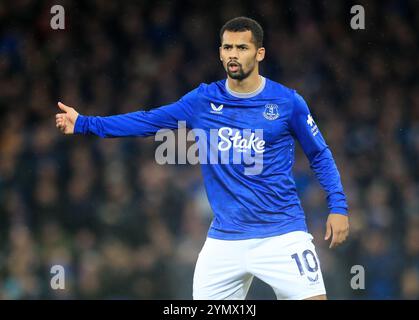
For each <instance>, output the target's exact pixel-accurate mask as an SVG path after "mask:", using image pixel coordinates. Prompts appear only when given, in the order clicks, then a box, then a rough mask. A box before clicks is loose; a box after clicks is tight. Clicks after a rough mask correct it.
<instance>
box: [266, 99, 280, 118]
mask: <svg viewBox="0 0 419 320" xmlns="http://www.w3.org/2000/svg"><path fill="white" fill-rule="evenodd" d="M263 116H264V117H265V118H266V119H268V120H275V119H277V118H278V117H279V111H278V106H277V105H276V104H272V103H268V104H267V105H265V111H264V112H263Z"/></svg>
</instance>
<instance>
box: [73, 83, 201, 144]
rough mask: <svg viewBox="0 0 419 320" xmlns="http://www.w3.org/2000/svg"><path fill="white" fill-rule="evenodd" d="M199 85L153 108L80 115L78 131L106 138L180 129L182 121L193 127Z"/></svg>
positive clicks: (76, 128) (76, 129) (76, 131)
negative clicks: (117, 112) (111, 113)
mask: <svg viewBox="0 0 419 320" xmlns="http://www.w3.org/2000/svg"><path fill="white" fill-rule="evenodd" d="M198 89H199V87H198V88H196V89H195V90H193V91H191V92H189V93H187V94H186V95H184V96H183V97H182V98H181V99H179V100H178V101H176V102H174V103H171V104H168V105H165V106H162V107H159V108H155V109H151V110H150V111H135V112H130V113H126V114H120V115H114V116H107V117H98V116H83V115H79V116H78V117H77V120H76V123H75V126H74V133H75V134H84V135H87V134H92V135H96V136H99V137H102V138H113V137H147V136H151V135H154V134H156V132H157V131H159V130H160V129H177V128H178V124H179V121H184V122H186V127H188V128H192V126H193V120H194V119H193V115H194V112H193V106H194V103H195V102H196V100H197V98H198Z"/></svg>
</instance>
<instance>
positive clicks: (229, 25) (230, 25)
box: [220, 17, 263, 48]
mask: <svg viewBox="0 0 419 320" xmlns="http://www.w3.org/2000/svg"><path fill="white" fill-rule="evenodd" d="M225 31H232V32H243V31H250V32H251V33H252V39H253V42H254V43H255V45H256V48H261V47H263V29H262V27H261V26H260V24H259V23H258V22H257V21H255V20H253V19H250V18H247V17H237V18H234V19H231V20H229V21H227V22H226V23H225V25H223V27H222V28H221V30H220V41H221V43H222V42H223V34H224V32H225Z"/></svg>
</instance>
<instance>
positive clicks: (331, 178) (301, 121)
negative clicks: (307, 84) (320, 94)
mask: <svg viewBox="0 0 419 320" xmlns="http://www.w3.org/2000/svg"><path fill="white" fill-rule="evenodd" d="M290 129H291V132H292V134H293V135H294V137H295V138H296V139H297V140H298V141H299V142H300V144H301V147H302V149H303V151H304V153H305V155H306V156H307V158H308V160H309V163H310V168H311V169H312V170H313V171H314V173H315V175H316V177H317V179H318V180H319V182H320V184H321V186H322V187H323V189H324V190H325V192H326V193H327V204H328V207H329V216H328V219H327V222H326V234H325V240H328V239H329V238H330V237H331V236H332V241H331V243H330V246H329V248H333V247H336V246H337V245H339V244H341V243H342V242H344V241H345V239H346V237H347V236H348V234H349V221H348V205H347V202H346V197H345V193H344V191H343V186H342V183H341V179H340V175H339V171H338V169H337V167H336V164H335V161H334V159H333V156H332V153H331V151H330V149H329V147H328V145H327V144H326V142H325V140H324V138H323V136H322V134H321V132H320V130H319V128H318V127H317V124H316V123H315V121H314V119H313V117H312V115H311V113H310V110H309V108H308V106H307V103H306V102H305V101H304V99H303V98H302V97H301V96H300V95H299V94H298V93H295V96H294V103H293V110H292V114H291V116H290Z"/></svg>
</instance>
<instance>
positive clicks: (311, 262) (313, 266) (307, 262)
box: [291, 249, 319, 281]
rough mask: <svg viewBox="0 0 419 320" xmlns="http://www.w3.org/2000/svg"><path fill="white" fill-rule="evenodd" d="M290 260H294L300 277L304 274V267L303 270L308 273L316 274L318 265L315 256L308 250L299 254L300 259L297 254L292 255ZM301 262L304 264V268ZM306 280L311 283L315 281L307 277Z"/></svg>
mask: <svg viewBox="0 0 419 320" xmlns="http://www.w3.org/2000/svg"><path fill="white" fill-rule="evenodd" d="M291 258H293V259H294V260H295V263H296V264H297V267H298V270H299V271H300V275H302V276H303V275H304V274H305V271H304V267H305V270H306V271H309V272H317V270H319V263H318V262H317V259H316V255H315V254H314V253H313V251H311V250H309V249H307V250H305V251H303V253H302V254H301V258H300V255H299V254H298V253H294V254H293V255H291ZM301 261H303V262H304V267H303V264H302V263H301ZM316 278H317V277H316ZM308 279H309V280H311V281H315V279H312V278H310V277H308Z"/></svg>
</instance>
